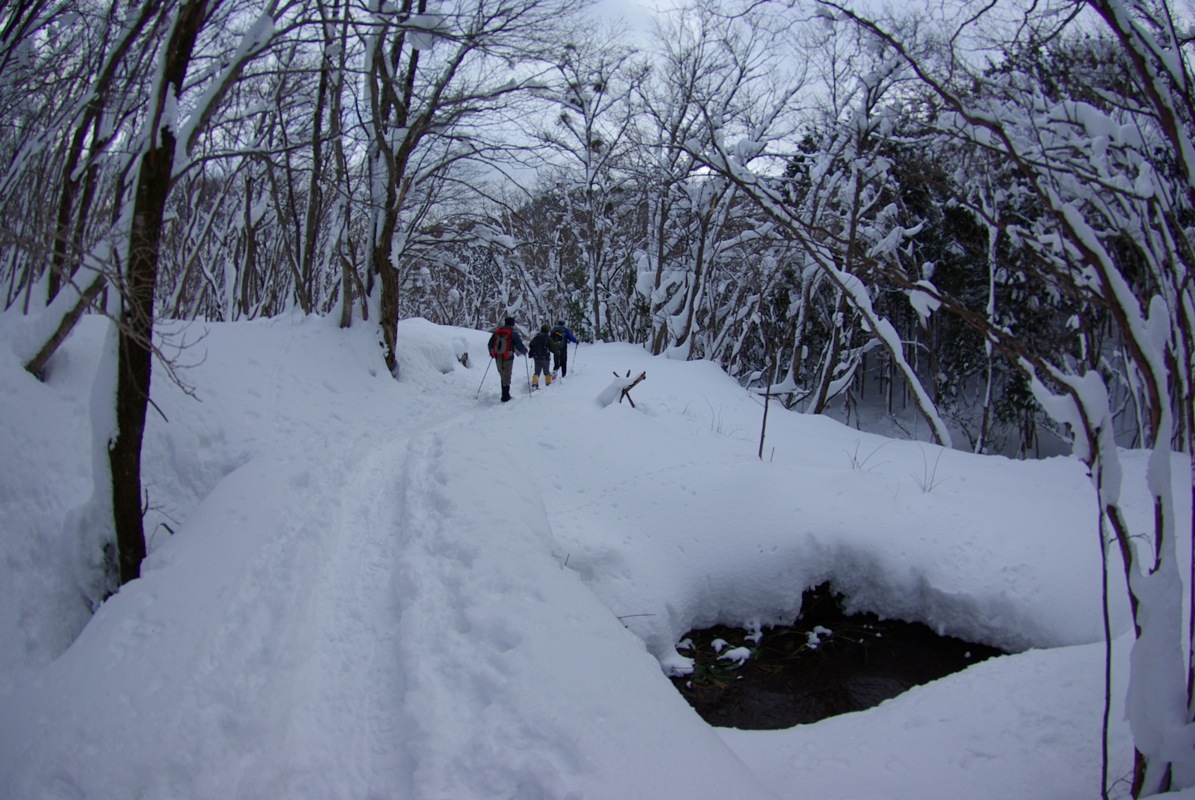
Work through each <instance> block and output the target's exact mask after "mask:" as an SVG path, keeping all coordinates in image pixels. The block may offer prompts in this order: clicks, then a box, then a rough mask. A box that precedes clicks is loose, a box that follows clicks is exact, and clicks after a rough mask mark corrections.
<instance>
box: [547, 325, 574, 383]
mask: <svg viewBox="0 0 1195 800" xmlns="http://www.w3.org/2000/svg"><path fill="white" fill-rule="evenodd" d="M551 336H552V342H553V343H554V344H555V345H556V350H555V353H556V358H555V359H554V361H555V363H554V364H553V365H552V373H553V374H555V373H556V372H559V373H560V377H562V378H563V377H564V376H565V375H567V374H568V345H569V342H572V343H573V344H576V343H577V337H576V336H573V332H572V331H570V330H569V329H568V328H566V327H565V325H564V320H560V321H558V322H557V323H556V326H555V327H554V328H552V330H551Z"/></svg>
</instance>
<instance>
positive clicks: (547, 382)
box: [544, 372, 552, 386]
mask: <svg viewBox="0 0 1195 800" xmlns="http://www.w3.org/2000/svg"><path fill="white" fill-rule="evenodd" d="M551 385H552V373H550V372H549V373H548V374H547V375H545V376H544V386H551Z"/></svg>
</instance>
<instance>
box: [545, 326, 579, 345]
mask: <svg viewBox="0 0 1195 800" xmlns="http://www.w3.org/2000/svg"><path fill="white" fill-rule="evenodd" d="M557 334H559V336H558V335H557ZM551 335H552V341H554V342H561V341H563V342H565V343H568V342H572V343H573V344H576V343H577V337H576V336H573V332H572V331H570V330H569V329H568V328H566V327H564V326H563V325H556V326H554V327H553V328H552V331H551Z"/></svg>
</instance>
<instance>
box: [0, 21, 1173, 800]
mask: <svg viewBox="0 0 1195 800" xmlns="http://www.w3.org/2000/svg"><path fill="white" fill-rule="evenodd" d="M897 6H898V7H897V9H896V10H895V11H889V10H881V9H879V7H878V6H876V5H874V4H870V3H868V4H860V5H856V4H853V3H850V2H846V0H786V1H785V2H749V1H748V0H743V2H738V1H737V0H721V1H719V2H700V0H699V1H698V2H695V3H694V4H692V5H686V6H684V7H672V8H667V9H660V10H659V13H658V14H656V15H655V17H654V22H653V23H652V24H651V25H650V26H641V27H629V26H628V25H626V24H625V23H621V22H620V21H619V20H618V19H617V18H616V17H615V16H614V15H612V14H610V13H608V11H607V10H606V9H604V7H603V6H601V5H592V4H589V3H587V2H585V0H444V1H443V2H434V0H433V1H431V2H429V0H398V2H391V0H385V1H383V0H358V1H357V2H353V1H351V0H298V1H295V2H288V1H287V0H132V2H122V3H116V2H105V1H104V0H32V1H31V2H26V3H5V4H4V5H3V6H2V7H0V119H2V120H3V124H2V125H0V292H2V303H3V305H2V306H0V310H2V311H3V312H4V313H6V314H19V315H22V316H23V317H25V318H26V319H27V324H26V325H25V326H24V327H23V328H22V331H23V333H22V336H21V337H20V338H19V340H18V341H14V342H13V347H14V349H15V350H16V351H17V355H18V357H19V358H20V359H21V361H22V363H23V364H24V366H25V368H26V370H28V371H29V372H30V373H32V374H34V375H37V376H42V375H44V374H45V371H46V369H47V365H48V364H50V362H51V359H52V358H53V356H54V354H55V352H56V351H57V349H58V348H59V347H60V346H61V344H62V343H63V342H64V341H65V340H66V338H67V337H68V336H69V335H70V333H71V331H72V329H73V328H74V326H76V325H77V324H78V323H79V321H80V320H81V319H82V318H83V317H85V316H89V315H106V316H107V317H108V318H109V319H111V320H112V321H113V322H114V323H115V324H114V325H113V331H114V333H113V334H112V336H111V337H110V340H109V341H108V342H107V343H106V345H105V347H107V348H109V352H110V353H111V355H112V364H113V367H114V370H113V372H114V374H111V375H108V376H101V379H102V380H106V381H109V382H110V384H111V386H112V387H113V395H114V396H115V398H116V402H115V403H114V405H113V407H112V408H111V409H109V410H108V413H110V415H111V417H110V419H108V420H107V421H106V423H105V424H106V425H107V426H108V429H110V430H111V431H112V435H111V437H110V439H109V440H108V441H107V447H106V464H105V465H104V468H105V469H107V470H109V471H110V472H109V476H110V482H111V487H112V492H111V497H110V506H109V507H108V508H107V509H106V510H105V513H107V514H108V515H110V518H111V519H112V520H114V524H113V526H112V529H113V531H114V534H113V535H114V542H115V547H114V553H115V556H114V562H115V564H114V567H113V570H114V571H113V576H112V581H113V585H116V584H117V583H123V582H127V581H129V580H132V579H133V578H136V577H137V575H138V570H139V567H140V563H141V560H142V559H143V558H144V557H145V553H146V546H145V532H144V531H143V530H142V504H143V496H142V483H141V475H140V451H141V445H142V435H143V432H144V429H145V420H146V414H147V413H152V409H151V408H150V405H151V404H150V402H149V398H148V391H147V387H148V386H149V385H150V380H151V374H152V379H153V380H154V381H169V380H171V379H172V377H173V365H174V363H175V359H176V358H178V357H179V354H180V353H182V352H185V349H186V347H187V346H188V344H189V343H188V342H186V341H176V340H172V339H170V338H169V337H161V336H155V335H154V331H155V330H156V329H155V325H157V324H158V323H161V322H164V321H170V320H210V321H238V320H252V319H258V318H268V317H274V316H277V315H280V314H283V313H294V312H295V311H296V309H297V310H299V311H300V312H301V313H303V314H308V315H321V316H329V317H332V318H335V319H337V320H338V321H339V325H340V326H341V327H355V326H372V328H371V329H373V330H376V331H377V340H378V346H379V347H380V349H381V354H382V357H383V358H384V361H385V364H386V366H388V367H389V369H390V371H391V373H392V374H393V375H394V376H395V377H396V378H400V377H401V375H402V369H403V352H402V350H401V348H400V347H399V346H398V343H399V337H398V330H399V328H400V327H401V326H402V324H403V323H402V322H401V320H405V319H409V318H415V317H420V318H424V319H426V320H429V321H431V322H433V323H438V324H443V325H453V326H461V327H465V328H473V329H482V330H488V329H489V328H491V327H493V325H494V324H496V323H497V322H498V321H499V320H500V319H501V317H502V316H503V315H505V314H513V315H515V316H516V317H517V318H518V319H519V321H520V323H521V324H529V323H531V322H535V321H540V320H556V319H563V320H564V321H565V322H566V323H567V324H568V325H569V326H570V327H571V328H572V329H573V330H574V331H575V332H576V333H577V335H578V337H579V338H580V339H582V341H586V342H599V341H600V342H622V343H630V344H635V345H639V346H641V347H642V348H644V349H646V350H647V351H649V352H650V353H651V354H654V355H663V356H667V357H669V358H674V359H678V360H697V359H705V360H709V361H712V362H714V363H716V364H717V365H719V366H720V367H722V368H723V369H724V370H725V371H726V372H727V373H728V374H729V375H731V376H732V377H734V378H735V379H736V380H738V381H739V383H740V384H741V385H742V386H743V387H745V388H746V389H747V390H750V391H753V392H756V393H757V394H759V395H760V396H761V397H762V396H766V397H767V398H768V400H769V401H770V402H775V403H780V404H783V406H784V407H786V408H789V409H791V410H793V411H797V412H802V413H806V414H824V413H832V414H834V415H835V416H837V417H838V418H840V419H843V420H845V421H846V422H848V423H849V424H853V425H856V426H859V425H863V426H865V427H866V426H867V425H868V424H869V422H874V421H875V419H877V417H878V418H883V419H884V420H886V422H885V424H887V425H895V424H898V421H899V420H905V421H906V422H907V420H910V419H916V424H917V425H918V426H919V427H918V431H916V432H913V431H908V432H907V434H906V435H908V436H909V437H911V438H916V436H920V437H921V438H925V439H929V440H932V441H933V442H936V443H938V444H941V445H943V446H946V447H952V448H955V449H960V450H967V451H971V452H974V453H979V454H1002V455H1007V456H1012V457H1020V458H1033V457H1036V456H1039V455H1043V454H1054V453H1056V452H1059V450H1060V449H1062V448H1064V447H1065V448H1069V449H1073V452H1074V454H1075V455H1076V457H1077V458H1079V459H1080V460H1082V462H1083V463H1084V464H1085V465H1086V467H1087V469H1088V471H1089V473H1090V476H1091V480H1092V483H1093V486H1094V488H1095V494H1096V497H1097V498H1098V507H1099V509H1100V512H1101V513H1100V514H1099V524H1100V526H1101V530H1102V535H1103V536H1104V537H1105V542H1106V545H1107V546H1106V548H1105V550H1106V554H1107V559H1108V562H1107V564H1108V566H1107V569H1108V570H1109V571H1110V572H1111V573H1112V574H1113V575H1114V576H1116V577H1115V580H1114V581H1112V584H1111V585H1112V586H1114V587H1117V588H1116V589H1115V590H1116V591H1118V592H1120V593H1122V594H1124V593H1127V595H1128V597H1129V599H1130V604H1131V608H1132V611H1133V615H1134V627H1135V634H1136V644H1135V648H1134V656H1133V665H1134V669H1135V670H1137V669H1141V670H1145V669H1146V667H1144V666H1142V665H1147V664H1148V665H1151V666H1149V667H1148V672H1147V673H1146V672H1142V673H1141V674H1142V675H1145V674H1148V675H1149V680H1134V682H1133V683H1132V685H1131V687H1130V689H1129V700H1128V704H1129V709H1130V719H1131V721H1132V723H1133V737H1134V743H1135V747H1136V751H1137V752H1136V758H1137V763H1136V771H1135V775H1134V785H1133V793H1134V795H1135V796H1147V795H1151V794H1157V793H1160V792H1163V791H1166V790H1169V789H1172V788H1173V789H1182V788H1189V787H1195V757H1193V756H1192V750H1193V748H1195V725H1193V724H1192V720H1193V719H1195V659H1193V658H1192V652H1191V648H1190V642H1191V638H1192V637H1191V629H1190V625H1191V624H1192V619H1193V618H1195V617H1193V616H1192V615H1191V614H1190V609H1189V608H1186V607H1185V606H1186V604H1187V600H1186V599H1185V598H1186V595H1185V593H1184V591H1183V587H1182V583H1183V581H1184V580H1186V581H1190V580H1191V579H1192V578H1193V577H1195V574H1193V571H1192V564H1190V563H1185V564H1184V563H1179V562H1178V557H1177V552H1178V549H1176V544H1175V543H1176V540H1177V539H1178V538H1179V537H1182V538H1184V539H1190V538H1191V536H1192V531H1190V530H1178V529H1177V526H1176V504H1178V505H1180V506H1181V504H1189V503H1190V497H1182V496H1175V495H1174V493H1173V492H1172V490H1171V488H1170V486H1171V480H1170V477H1171V476H1170V469H1171V467H1170V464H1171V459H1170V457H1171V454H1173V453H1184V454H1188V456H1189V455H1190V454H1192V453H1195V405H1193V403H1192V400H1191V397H1192V393H1193V386H1192V383H1193V380H1195V284H1193V274H1192V267H1193V265H1195V69H1193V66H1195V62H1193V61H1192V56H1193V51H1192V43H1193V42H1195V17H1192V15H1191V9H1190V8H1188V7H1186V6H1180V4H1168V3H1166V2H1162V0H1046V2H1028V0H1026V2H1020V0H999V1H998V2H986V3H983V2H969V0H957V2H956V1H955V0H938V1H937V2H927V3H925V4H924V5H922V4H917V5H916V6H914V4H907V5H905V4H897ZM864 409H869V410H871V411H869V412H868V413H870V414H871V416H870V417H864ZM877 409H878V411H877ZM910 412H911V413H910ZM902 424H903V423H902ZM1121 448H1133V449H1140V450H1146V451H1148V452H1149V453H1151V454H1152V457H1151V461H1150V464H1151V468H1150V472H1149V475H1148V478H1147V482H1148V486H1147V489H1148V491H1149V493H1150V495H1151V496H1152V498H1153V501H1154V512H1155V513H1154V515H1153V517H1154V518H1153V523H1152V526H1151V527H1149V528H1148V529H1147V530H1141V529H1134V528H1133V526H1132V525H1131V524H1130V523H1129V522H1128V521H1127V519H1126V516H1125V514H1124V513H1123V510H1122V508H1121V504H1120V498H1121V490H1122V486H1121V478H1122V471H1121V468H1120V460H1119V459H1120V451H1121ZM1093 516H1095V514H1093ZM1159 663H1165V664H1167V665H1171V664H1172V665H1174V668H1173V669H1170V668H1165V669H1160V668H1158V667H1157V666H1156V665H1157V664H1159Z"/></svg>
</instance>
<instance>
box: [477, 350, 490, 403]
mask: <svg viewBox="0 0 1195 800" xmlns="http://www.w3.org/2000/svg"><path fill="white" fill-rule="evenodd" d="M493 363H494V357H493V356H490V360H489V361H487V362H486V365H485V372H483V373H481V383H479V384H477V394H475V395H473V399H474V400H476V399H477V398H479V397H481V387H482V386H484V385H485V376H486V375H489V374H490V364H493Z"/></svg>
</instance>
